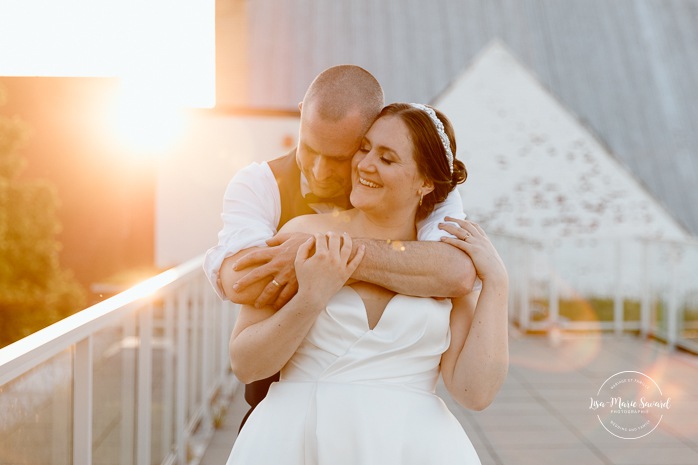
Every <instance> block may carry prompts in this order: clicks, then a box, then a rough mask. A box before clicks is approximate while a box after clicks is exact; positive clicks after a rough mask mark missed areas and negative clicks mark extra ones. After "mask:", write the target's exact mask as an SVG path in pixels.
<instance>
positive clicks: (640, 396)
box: [589, 371, 671, 439]
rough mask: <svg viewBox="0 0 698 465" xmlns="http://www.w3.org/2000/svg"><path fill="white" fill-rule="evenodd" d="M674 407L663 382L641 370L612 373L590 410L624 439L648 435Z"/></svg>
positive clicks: (609, 429)
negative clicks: (660, 383)
mask: <svg viewBox="0 0 698 465" xmlns="http://www.w3.org/2000/svg"><path fill="white" fill-rule="evenodd" d="M670 408H671V398H670V397H667V398H665V397H664V395H663V394H662V390H661V389H660V388H659V385H658V384H657V383H656V382H655V381H654V380H653V379H652V378H650V377H649V376H647V375H646V374H644V373H640V372H639V371H621V372H619V373H616V374H615V375H613V376H611V377H610V378H608V379H607V380H606V381H604V382H603V384H602V385H601V387H600V388H599V391H598V392H597V393H596V397H591V398H590V402H589V410H592V411H593V412H594V413H595V414H596V416H597V417H598V419H599V422H600V423H601V425H602V426H603V427H604V428H605V429H606V431H608V432H609V433H611V434H612V435H614V436H616V437H618V438H621V439H639V438H641V437H643V436H647V435H648V434H650V433H651V432H652V431H654V430H655V429H656V428H657V426H659V423H660V422H661V421H662V417H663V416H664V413H665V412H666V411H667V410H669V409H670Z"/></svg>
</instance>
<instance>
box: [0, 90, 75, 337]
mask: <svg viewBox="0 0 698 465" xmlns="http://www.w3.org/2000/svg"><path fill="white" fill-rule="evenodd" d="M3 103H4V93H3V91H2V89H0V105H2V104H3ZM27 137H28V128H27V126H26V125H25V124H24V123H23V122H22V121H21V120H20V119H19V118H18V117H16V116H14V117H7V116H4V115H0V347H2V346H5V345H7V344H10V343H11V342H14V341H16V340H18V339H21V338H23V337H25V336H27V335H29V334H31V333H33V332H35V331H38V330H39V329H41V328H43V327H45V326H48V325H50V324H51V323H54V322H56V321H58V320H60V319H62V318H65V317H66V316H68V315H70V314H72V313H75V312H76V311H78V310H80V309H82V308H84V307H85V302H86V292H85V290H84V289H83V288H82V286H80V284H79V283H78V282H77V281H76V280H75V278H74V277H73V275H72V273H71V272H70V271H68V270H64V269H62V268H61V267H60V263H59V256H58V253H59V251H60V243H59V242H58V240H57V237H56V236H57V234H58V232H59V230H60V225H59V223H58V219H57V215H56V210H57V207H58V196H57V194H56V191H55V189H54V187H53V186H52V185H51V184H50V183H49V182H47V181H45V180H36V179H30V180H23V179H20V178H19V174H20V173H21V171H22V169H23V168H24V166H25V165H26V159H25V158H24V157H23V156H22V155H21V154H20V149H21V146H22V145H23V143H24V142H25V141H26V139H27Z"/></svg>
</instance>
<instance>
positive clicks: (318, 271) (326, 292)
mask: <svg viewBox="0 0 698 465" xmlns="http://www.w3.org/2000/svg"><path fill="white" fill-rule="evenodd" d="M313 244H314V245H315V251H314V252H313V250H312V249H313ZM351 252H352V242H351V237H349V235H348V234H347V233H344V234H341V235H340V234H338V233H336V232H328V233H326V234H320V233H316V234H315V235H314V236H313V237H311V238H310V239H308V240H307V241H306V242H305V243H304V244H303V245H301V246H300V248H299V249H298V253H297V254H296V260H295V268H296V276H297V277H298V292H299V293H306V295H307V296H308V297H310V298H311V299H313V300H315V301H317V302H320V303H321V304H323V305H324V304H325V303H327V301H328V300H329V299H330V298H331V297H332V296H333V295H335V294H336V293H337V291H339V289H341V288H342V286H344V284H345V283H346V282H347V280H348V279H349V278H350V277H351V275H352V274H353V273H354V270H356V268H357V267H358V266H359V263H361V259H362V258H363V256H364V247H363V246H361V247H359V250H358V251H357V253H356V255H355V256H354V257H353V258H351Z"/></svg>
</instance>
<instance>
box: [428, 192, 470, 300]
mask: <svg viewBox="0 0 698 465" xmlns="http://www.w3.org/2000/svg"><path fill="white" fill-rule="evenodd" d="M447 216H450V217H451V218H457V219H459V220H464V219H465V218H466V217H467V216H468V215H466V214H465V212H463V201H462V199H461V197H460V193H459V192H458V190H457V189H453V190H452V191H451V192H450V193H449V194H448V196H447V197H446V200H444V201H443V202H441V203H439V204H437V205H436V206H435V207H434V211H432V212H431V214H430V215H429V216H428V217H426V218H424V219H423V220H422V221H420V222H419V223H418V224H417V239H419V240H420V241H438V240H440V239H441V237H443V236H448V237H453V238H456V237H455V236H454V235H453V234H450V233H447V232H446V231H444V230H442V229H439V223H443V221H444V218H446V217H447ZM481 289H482V281H480V278H478V277H475V283H474V285H473V291H479V290H481Z"/></svg>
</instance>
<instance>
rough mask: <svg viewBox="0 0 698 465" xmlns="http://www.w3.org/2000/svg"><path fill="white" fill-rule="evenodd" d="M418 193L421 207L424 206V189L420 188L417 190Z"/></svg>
mask: <svg viewBox="0 0 698 465" xmlns="http://www.w3.org/2000/svg"><path fill="white" fill-rule="evenodd" d="M417 193H418V194H419V206H420V207H421V206H422V200H424V194H423V193H422V189H419V190H418V191H417Z"/></svg>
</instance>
